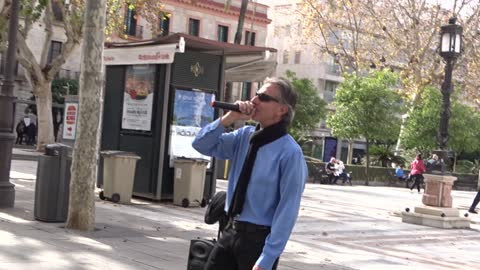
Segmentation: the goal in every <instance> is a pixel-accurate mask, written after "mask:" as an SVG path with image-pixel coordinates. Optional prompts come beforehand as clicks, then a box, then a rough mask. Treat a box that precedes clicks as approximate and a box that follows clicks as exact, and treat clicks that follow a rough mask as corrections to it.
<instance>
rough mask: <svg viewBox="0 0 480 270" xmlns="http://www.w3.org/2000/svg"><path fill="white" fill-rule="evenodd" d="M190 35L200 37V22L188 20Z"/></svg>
mask: <svg viewBox="0 0 480 270" xmlns="http://www.w3.org/2000/svg"><path fill="white" fill-rule="evenodd" d="M188 34H189V35H192V36H196V37H198V36H199V35H200V20H196V19H192V18H190V19H188Z"/></svg>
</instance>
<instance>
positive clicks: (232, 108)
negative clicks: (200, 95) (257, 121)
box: [212, 100, 255, 127]
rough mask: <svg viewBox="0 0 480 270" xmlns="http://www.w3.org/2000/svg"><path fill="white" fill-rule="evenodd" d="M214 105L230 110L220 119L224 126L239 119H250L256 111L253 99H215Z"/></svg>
mask: <svg viewBox="0 0 480 270" xmlns="http://www.w3.org/2000/svg"><path fill="white" fill-rule="evenodd" d="M212 107H215V108H220V109H224V110H229V112H228V113H226V114H224V115H223V116H222V119H221V120H220V123H221V124H222V126H224V127H228V126H230V125H231V124H233V123H234V122H235V121H238V120H250V119H251V118H252V115H253V113H254V112H255V105H254V104H253V103H252V102H251V101H239V100H237V101H236V102H235V103H225V102H219V101H213V102H212Z"/></svg>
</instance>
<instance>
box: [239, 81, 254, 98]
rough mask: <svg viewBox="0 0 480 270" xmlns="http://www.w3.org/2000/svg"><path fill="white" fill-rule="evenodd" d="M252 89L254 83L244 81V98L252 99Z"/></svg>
mask: <svg viewBox="0 0 480 270" xmlns="http://www.w3.org/2000/svg"><path fill="white" fill-rule="evenodd" d="M251 91H252V83H251V82H244V83H242V97H241V99H242V100H250V94H251Z"/></svg>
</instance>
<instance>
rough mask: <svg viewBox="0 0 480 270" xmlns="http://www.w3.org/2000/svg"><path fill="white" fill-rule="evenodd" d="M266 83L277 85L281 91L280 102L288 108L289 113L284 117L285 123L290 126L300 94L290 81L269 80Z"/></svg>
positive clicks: (283, 79) (275, 78) (278, 78)
mask: <svg viewBox="0 0 480 270" xmlns="http://www.w3.org/2000/svg"><path fill="white" fill-rule="evenodd" d="M264 83H270V84H275V85H277V86H278V89H279V90H280V102H281V103H283V104H285V105H287V106H288V112H287V113H286V114H284V115H283V121H284V122H286V123H287V124H290V123H291V122H292V120H293V117H294V116H295V106H296V105H297V99H298V94H297V91H296V90H295V89H294V88H293V86H292V84H291V83H290V81H288V80H287V79H285V78H282V77H272V78H267V79H266V80H265V81H264Z"/></svg>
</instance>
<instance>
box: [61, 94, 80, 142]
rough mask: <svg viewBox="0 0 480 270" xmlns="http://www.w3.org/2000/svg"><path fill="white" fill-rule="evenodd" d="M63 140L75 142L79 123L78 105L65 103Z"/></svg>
mask: <svg viewBox="0 0 480 270" xmlns="http://www.w3.org/2000/svg"><path fill="white" fill-rule="evenodd" d="M63 118H64V119H63V123H64V127H63V136H62V138H63V139H67V140H75V136H76V133H77V123H78V103H69V102H65V113H64V115H63Z"/></svg>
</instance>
